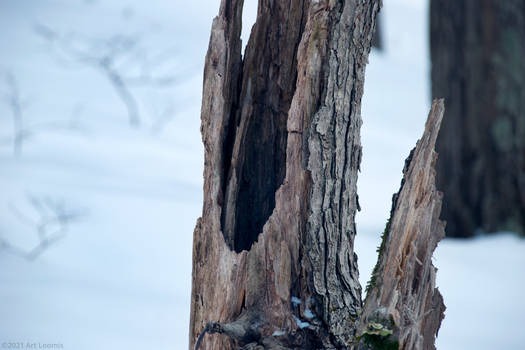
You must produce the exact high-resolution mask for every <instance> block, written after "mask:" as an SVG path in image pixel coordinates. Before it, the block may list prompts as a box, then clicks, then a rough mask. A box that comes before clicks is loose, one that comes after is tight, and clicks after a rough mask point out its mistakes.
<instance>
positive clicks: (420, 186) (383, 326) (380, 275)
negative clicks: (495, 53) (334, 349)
mask: <svg viewBox="0 0 525 350" xmlns="http://www.w3.org/2000/svg"><path fill="white" fill-rule="evenodd" d="M443 112H444V106H443V100H436V101H434V103H433V104H432V109H431V111H430V114H429V116H428V120H427V123H426V126H425V132H424V134H423V137H422V138H421V139H420V140H419V141H418V143H417V146H416V148H415V149H414V150H413V151H412V153H411V154H410V156H409V157H408V159H407V160H406V163H405V168H404V169H403V175H404V177H403V180H402V181H401V189H400V190H399V192H398V193H397V194H395V195H394V198H393V200H392V212H391V216H390V220H389V222H388V224H387V227H386V229H385V232H384V234H383V235H384V236H383V242H382V243H381V247H380V249H379V259H378V262H377V266H376V268H375V269H374V273H373V276H372V280H371V282H370V285H369V290H368V294H367V297H366V300H365V305H364V307H363V314H362V318H361V322H360V329H359V334H360V335H363V334H364V335H365V337H366V336H375V337H376V338H377V339H376V340H381V341H383V342H384V343H399V349H407V350H412V349H425V350H426V349H435V347H434V340H435V337H436V336H437V332H438V330H439V326H440V324H441V320H442V319H443V316H444V314H443V313H444V311H445V306H444V304H443V298H442V296H441V294H440V293H439V291H438V289H437V288H436V268H435V267H434V266H433V265H432V260H431V258H432V253H433V252H434V249H435V248H436V246H437V244H438V242H439V241H440V240H441V239H442V238H443V237H444V235H445V231H444V228H445V223H444V222H443V221H440V220H439V214H440V211H441V199H442V193H441V192H439V191H437V190H436V186H435V170H434V165H435V163H436V159H437V154H436V153H435V152H434V145H435V143H436V138H437V135H438V132H439V127H440V124H441V119H442V117H443ZM381 331H385V332H387V333H389V332H392V333H393V334H392V335H391V336H390V337H386V333H385V336H384V337H383V339H379V338H381V337H378V336H377V333H378V332H381ZM367 332H368V333H369V334H367ZM369 340H370V339H369ZM396 348H397V347H396Z"/></svg>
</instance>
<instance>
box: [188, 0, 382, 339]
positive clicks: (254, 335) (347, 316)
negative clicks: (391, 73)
mask: <svg viewBox="0 0 525 350" xmlns="http://www.w3.org/2000/svg"><path fill="white" fill-rule="evenodd" d="M379 6H380V0H354V1H343V0H317V1H309V0H260V1H259V9H258V14H257V20H256V23H255V25H254V27H253V28H252V32H251V36H250V40H249V42H248V45H247V48H246V51H245V55H244V58H243V57H241V41H240V38H239V37H240V31H241V17H242V0H222V2H221V7H220V10H219V15H218V16H217V17H216V18H215V19H214V22H213V26H212V33H211V38H210V44H209V48H208V53H207V56H206V64H205V70H204V87H203V102H202V111H201V119H202V127H201V131H202V135H203V142H204V146H205V147H204V148H205V167H204V204H203V213H202V217H201V218H200V219H199V220H198V222H197V226H196V228H195V231H194V244H193V276H192V278H193V279H192V300H191V320H190V348H192V349H193V348H194V347H195V345H196V343H197V342H198V343H199V349H237V348H243V349H343V348H347V347H349V346H350V345H351V344H352V343H353V342H355V340H356V339H357V338H356V336H358V334H356V331H357V327H358V324H359V322H358V320H359V315H360V313H361V307H362V301H361V286H360V285H359V282H358V269H357V257H356V255H355V254H354V251H353V243H354V236H355V222H354V216H355V212H356V210H357V208H358V207H359V204H358V199H357V192H356V182H357V172H358V169H359V164H360V161H361V145H360V137H359V130H360V126H361V115H360V108H361V97H362V94H363V84H364V71H365V65H366V63H367V60H368V54H369V51H370V44H371V41H372V36H373V32H374V27H375V20H376V15H377V12H378V10H379Z"/></svg>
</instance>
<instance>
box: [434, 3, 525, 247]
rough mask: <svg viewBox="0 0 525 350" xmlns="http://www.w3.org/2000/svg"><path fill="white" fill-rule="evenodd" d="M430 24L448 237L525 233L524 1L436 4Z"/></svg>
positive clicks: (440, 182) (439, 169) (439, 165)
mask: <svg viewBox="0 0 525 350" xmlns="http://www.w3.org/2000/svg"><path fill="white" fill-rule="evenodd" d="M430 22H431V26H430V29H431V33H430V34H431V35H430V42H431V58H432V95H433V96H434V97H444V98H445V100H446V101H447V112H446V113H447V115H446V117H445V120H444V122H443V128H442V132H441V133H440V136H439V138H438V143H437V151H438V152H439V154H440V159H439V161H438V163H437V173H438V176H437V182H438V188H439V189H440V190H442V191H443V192H444V193H445V198H444V203H443V218H444V219H445V220H446V221H447V235H449V236H454V237H468V236H472V235H474V233H475V231H476V229H479V228H481V229H483V231H485V232H494V231H500V230H510V231H515V232H518V233H521V234H525V60H524V59H523V58H524V57H525V39H524V38H525V1H523V0H505V1H501V0H483V1H479V0H464V1H457V0H432V1H431V9H430Z"/></svg>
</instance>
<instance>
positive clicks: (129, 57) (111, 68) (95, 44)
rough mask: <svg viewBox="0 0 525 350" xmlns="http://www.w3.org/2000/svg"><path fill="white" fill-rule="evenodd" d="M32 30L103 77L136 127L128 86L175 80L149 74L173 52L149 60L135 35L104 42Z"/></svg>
mask: <svg viewBox="0 0 525 350" xmlns="http://www.w3.org/2000/svg"><path fill="white" fill-rule="evenodd" d="M34 29H35V32H36V33H37V34H38V35H39V36H40V37H42V38H43V39H45V40H46V41H48V42H49V43H51V44H53V45H54V46H55V47H56V49H57V50H58V52H59V53H60V54H62V55H64V56H65V57H66V58H67V59H69V60H70V61H72V62H73V63H79V64H81V65H87V66H90V67H92V68H94V69H96V70H97V71H98V72H99V73H100V74H101V75H103V76H104V77H105V78H106V79H107V81H108V82H109V83H110V85H111V86H112V87H113V89H114V90H115V92H116V94H117V96H118V97H119V98H120V100H121V101H122V103H123V104H124V106H125V107H126V110H127V114H128V120H129V124H130V125H131V126H135V127H137V126H139V125H140V123H141V117H140V110H139V104H138V102H137V99H136V97H135V96H134V94H133V93H132V92H131V90H130V88H129V87H130V86H132V85H133V86H152V87H163V86H168V85H171V84H173V83H174V82H175V81H176V79H177V77H176V76H166V75H165V74H163V75H160V76H156V75H155V74H153V73H152V67H159V66H161V64H162V62H165V61H168V60H170V59H171V58H172V55H173V49H170V50H166V51H165V52H161V53H159V54H156V55H154V56H152V57H150V56H148V55H146V54H145V51H144V50H142V49H141V48H140V47H139V42H140V37H139V36H138V35H124V34H117V35H113V36H111V37H109V38H107V39H99V40H89V39H86V38H83V37H81V36H80V35H78V34H76V33H70V34H68V35H60V34H58V33H57V32H55V31H54V30H53V29H51V28H50V27H48V26H46V25H43V24H37V25H35V27H34ZM130 72H134V73H135V74H130Z"/></svg>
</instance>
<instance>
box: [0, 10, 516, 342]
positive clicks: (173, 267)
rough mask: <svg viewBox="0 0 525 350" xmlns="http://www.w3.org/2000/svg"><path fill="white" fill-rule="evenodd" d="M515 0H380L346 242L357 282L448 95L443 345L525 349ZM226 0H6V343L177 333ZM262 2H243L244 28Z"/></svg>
mask: <svg viewBox="0 0 525 350" xmlns="http://www.w3.org/2000/svg"><path fill="white" fill-rule="evenodd" d="M524 3H525V1H515V0H509V1H501V2H500V1H497V0H493V1H474V0H465V1H445V0H443V1H436V0H432V1H430V0H428V1H427V0H421V1H417V0H388V1H385V2H384V4H383V9H382V10H381V14H380V26H379V36H378V38H377V39H378V40H377V44H378V46H379V48H374V49H373V50H372V52H371V55H370V60H369V65H368V67H367V71H366V82H365V93H364V97H363V106H362V116H363V128H362V143H363V163H362V166H361V169H362V171H361V174H360V178H359V183H358V189H359V197H360V203H361V207H362V211H361V212H360V213H359V214H358V217H357V229H358V236H357V239H356V247H355V250H356V252H357V254H358V256H359V264H360V270H361V276H360V278H361V283H362V284H363V285H365V284H366V281H367V280H368V278H369V276H370V272H371V270H372V267H373V266H374V264H375V261H376V247H377V246H378V245H379V239H380V233H381V232H382V231H383V228H384V224H385V223H386V220H387V218H388V216H389V210H390V205H391V196H392V194H393V193H394V192H396V191H397V190H398V188H399V183H400V181H401V171H402V167H403V164H404V159H405V158H406V157H407V156H408V154H409V152H410V150H411V149H412V148H413V147H414V146H415V143H416V141H417V139H418V137H419V136H420V135H421V134H422V131H423V127H424V122H425V120H426V116H427V114H428V110H429V108H430V102H431V98H432V97H445V98H446V102H445V103H446V108H447V112H446V114H445V121H444V124H443V128H442V132H441V134H440V139H439V141H438V152H439V153H440V161H439V162H438V166H437V170H438V186H439V188H440V189H441V190H443V191H444V192H445V203H444V209H443V217H444V219H446V220H447V221H448V226H447V234H448V235H449V236H450V237H449V238H446V239H445V240H443V241H442V242H441V243H440V245H439V246H438V249H437V251H436V253H435V255H434V264H435V265H436V266H437V267H438V269H439V271H438V281H437V283H438V287H439V289H440V290H441V292H442V294H443V296H444V298H445V304H446V306H447V310H446V316H445V319H444V321H443V323H442V326H441V330H440V332H439V336H438V340H437V347H438V349H470V348H476V349H496V348H497V349H520V348H522V344H521V343H522V335H521V333H522V327H523V325H525V300H524V296H523V288H524V287H525V274H524V272H523V268H522V267H523V266H525V254H524V253H525V241H524V240H523V239H522V238H520V237H521V236H522V235H523V233H524V232H525V229H524V226H525V224H524V223H525V175H524V174H525V147H524V144H525V68H524V67H525V66H524V65H525V63H524V62H525V60H523V57H524V56H525V55H524V54H525V20H524V19H525V10H524V8H525V4H524ZM218 6H219V1H218V0H194V1H189V2H187V1H182V0H150V1H148V2H144V1H138V0H111V1H108V0H67V1H66V0H40V1H35V0H3V1H0V33H1V34H0V48H1V55H0V194H1V196H0V343H2V344H3V343H16V342H22V343H24V344H27V343H41V344H58V345H62V348H64V349H76V350H82V349H102V350H103V349H121V348H126V349H144V348H155V349H183V348H187V344H188V324H189V300H190V292H191V252H192V234H193V227H194V225H195V221H196V219H197V218H198V216H199V215H200V212H201V200H202V168H203V161H204V160H203V149H202V143H201V137H200V132H199V127H200V105H201V103H200V99H201V88H202V71H203V66H204V56H205V54H206V49H207V45H208V38H209V31H210V28H211V22H212V19H213V17H214V16H215V14H216V13H217V11H218ZM256 7H257V4H256V1H255V0H246V1H245V5H244V14H243V23H244V26H243V33H242V37H243V42H244V43H246V42H247V38H248V35H249V30H250V28H251V24H252V23H253V22H254V21H255V16H256ZM458 237H461V238H462V239H459V238H458Z"/></svg>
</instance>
